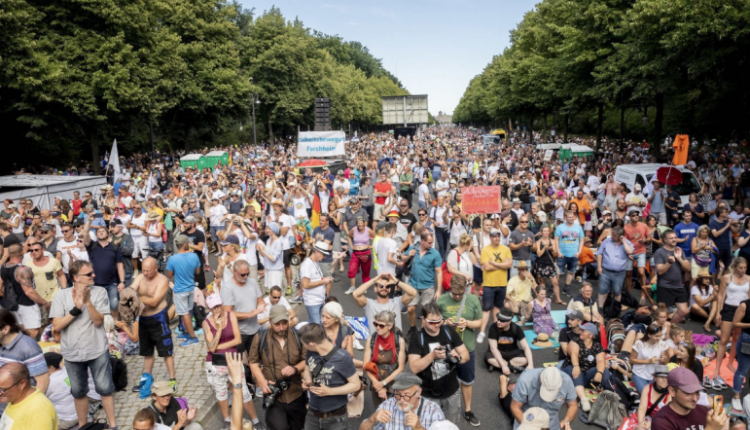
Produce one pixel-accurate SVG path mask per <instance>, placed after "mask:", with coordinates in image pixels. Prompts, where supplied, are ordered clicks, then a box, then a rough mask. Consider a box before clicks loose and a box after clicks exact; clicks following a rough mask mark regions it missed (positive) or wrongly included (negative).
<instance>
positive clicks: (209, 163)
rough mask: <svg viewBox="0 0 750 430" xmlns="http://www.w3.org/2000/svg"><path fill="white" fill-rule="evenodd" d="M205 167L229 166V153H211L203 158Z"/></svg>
mask: <svg viewBox="0 0 750 430" xmlns="http://www.w3.org/2000/svg"><path fill="white" fill-rule="evenodd" d="M204 158H205V163H206V165H205V167H210V168H212V169H213V168H214V167H215V166H216V165H217V164H221V165H222V166H226V165H228V164H229V153H228V152H226V151H211V152H209V153H208V154H206V155H205V156H204Z"/></svg>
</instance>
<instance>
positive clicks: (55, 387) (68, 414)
mask: <svg viewBox="0 0 750 430" xmlns="http://www.w3.org/2000/svg"><path fill="white" fill-rule="evenodd" d="M66 379H68V370H67V369H66V368H65V367H62V368H61V369H60V370H59V371H57V372H55V373H53V374H51V375H49V387H47V398H48V399H49V401H50V402H52V406H54V407H55V412H57V418H58V419H60V420H66V421H70V420H77V419H78V416H77V415H76V408H75V404H74V402H75V400H74V399H73V396H72V395H71V394H70V385H68V383H67V382H65V380H66Z"/></svg>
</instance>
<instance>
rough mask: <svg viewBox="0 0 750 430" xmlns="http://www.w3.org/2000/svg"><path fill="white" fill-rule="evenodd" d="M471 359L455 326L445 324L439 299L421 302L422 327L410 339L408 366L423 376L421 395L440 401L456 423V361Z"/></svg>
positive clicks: (458, 406)
mask: <svg viewBox="0 0 750 430" xmlns="http://www.w3.org/2000/svg"><path fill="white" fill-rule="evenodd" d="M468 361H469V351H468V350H467V349H466V345H464V342H463V341H462V340H461V336H460V335H459V334H458V333H457V332H456V330H455V329H454V328H449V327H448V326H443V315H442V312H441V311H440V307H438V305H437V303H435V302H434V301H433V302H430V303H427V304H426V305H424V306H422V330H421V331H417V332H415V333H414V335H413V336H412V337H411V339H410V340H409V367H410V369H411V371H412V373H414V374H415V375H418V376H419V377H420V378H422V385H421V388H422V397H424V398H426V399H429V400H432V401H433V402H435V403H437V404H438V405H440V408H441V409H442V410H443V411H444V412H445V418H446V419H448V420H450V421H452V422H453V423H454V424H456V425H458V414H459V411H460V409H461V392H460V390H459V389H458V388H459V387H458V373H457V365H458V364H462V363H467V362H468Z"/></svg>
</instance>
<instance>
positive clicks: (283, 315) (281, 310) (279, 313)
mask: <svg viewBox="0 0 750 430" xmlns="http://www.w3.org/2000/svg"><path fill="white" fill-rule="evenodd" d="M268 318H269V319H270V320H271V322H272V323H274V324H276V323H277V322H279V321H288V320H289V311H288V310H287V309H286V308H285V307H284V305H275V306H272V307H271V310H270V311H269V312H268Z"/></svg>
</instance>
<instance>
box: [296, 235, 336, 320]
mask: <svg viewBox="0 0 750 430" xmlns="http://www.w3.org/2000/svg"><path fill="white" fill-rule="evenodd" d="M330 253H331V247H330V245H328V244H327V243H325V242H316V243H315V245H314V246H313V250H312V254H310V256H309V257H307V258H305V261H303V262H302V264H301V265H300V267H299V277H300V285H299V287H300V289H301V290H302V300H303V301H304V303H305V308H306V309H307V316H308V318H309V320H310V322H313V323H317V324H320V323H321V312H322V311H323V305H324V304H325V300H326V297H327V296H328V293H329V292H330V289H331V284H332V283H333V278H331V277H330V276H328V277H324V276H323V270H322V269H321V268H320V264H319V263H320V262H321V261H323V259H324V258H325V257H326V256H328V255H330Z"/></svg>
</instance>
